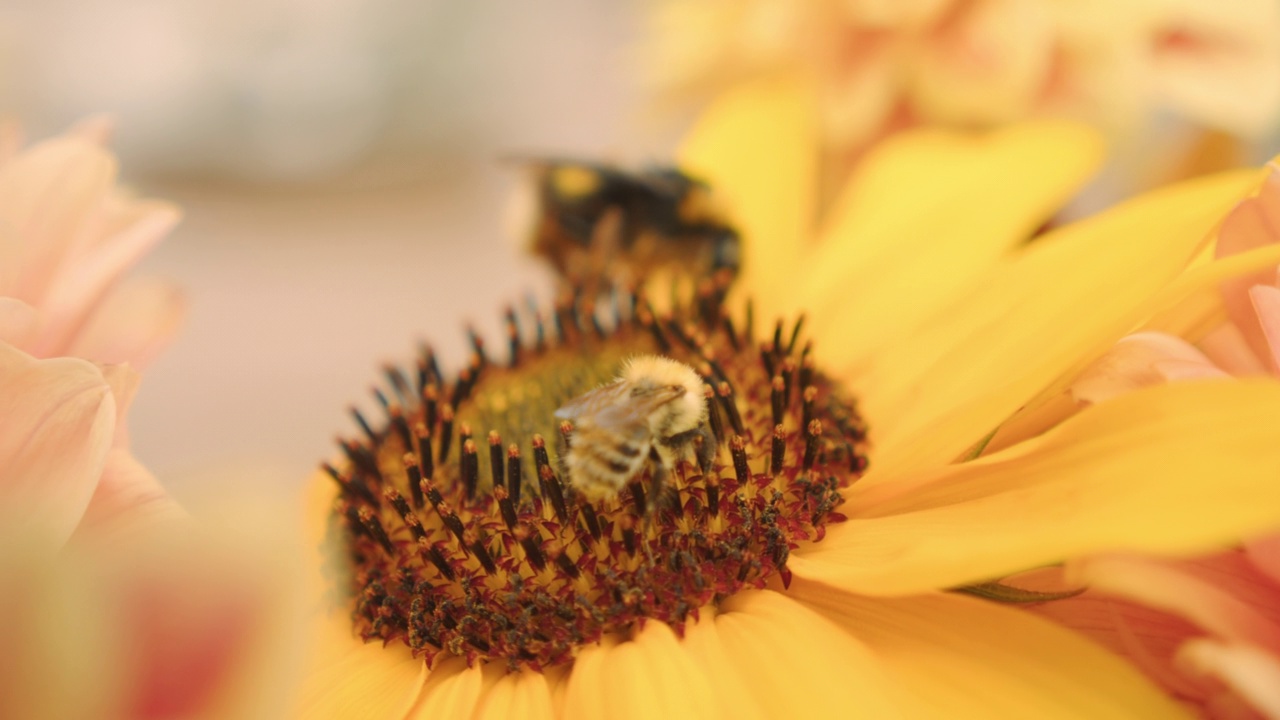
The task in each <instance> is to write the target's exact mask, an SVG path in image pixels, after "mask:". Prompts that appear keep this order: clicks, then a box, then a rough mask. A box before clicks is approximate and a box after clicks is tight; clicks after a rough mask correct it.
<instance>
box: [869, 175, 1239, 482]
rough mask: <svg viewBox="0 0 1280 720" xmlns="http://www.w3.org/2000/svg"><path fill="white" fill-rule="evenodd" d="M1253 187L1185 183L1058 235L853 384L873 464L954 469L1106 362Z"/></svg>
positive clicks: (1228, 180)
mask: <svg viewBox="0 0 1280 720" xmlns="http://www.w3.org/2000/svg"><path fill="white" fill-rule="evenodd" d="M1256 180H1257V178H1256V173H1254V172H1253V171H1250V172H1247V173H1245V172H1241V173H1227V174H1223V175H1218V176H1214V177H1210V178H1206V179H1201V180H1194V181H1190V182H1186V183H1182V184H1179V185H1177V186H1173V187H1170V188H1166V189H1164V190H1161V191H1158V192H1154V193H1150V194H1148V195H1145V196H1143V197H1141V198H1138V199H1136V200H1133V201H1130V202H1128V203H1125V204H1123V205H1121V206H1119V207H1117V208H1114V209H1112V210H1110V211H1108V212H1106V213H1103V214H1102V215H1099V216H1097V217H1094V218H1091V219H1089V220H1085V221H1082V222H1079V223H1075V224H1074V225H1070V226H1067V227H1065V228H1062V229H1060V230H1057V231H1055V232H1052V233H1050V234H1049V235H1046V236H1045V237H1043V238H1041V239H1040V240H1039V241H1038V242H1036V243H1033V244H1032V245H1031V246H1030V247H1028V248H1027V250H1026V251H1024V252H1023V253H1022V254H1021V255H1020V256H1019V257H1018V258H1016V259H1015V260H1013V261H1011V262H1008V263H1006V264H1004V265H1002V266H1001V267H999V268H998V269H997V270H995V271H993V273H992V274H991V275H990V276H989V277H987V278H986V279H985V280H984V281H982V282H980V283H979V284H978V286H977V288H976V289H975V291H974V292H973V293H972V294H971V295H969V296H967V297H966V298H964V299H963V300H961V301H959V302H957V303H955V304H954V306H953V307H951V308H948V309H947V310H944V311H943V312H941V313H939V314H938V315H936V316H935V317H934V318H932V319H931V320H930V321H928V322H927V323H926V324H925V325H924V326H922V327H921V328H920V329H919V330H918V331H917V332H915V333H913V334H912V335H910V336H909V337H907V338H904V339H903V340H902V341H901V342H899V343H896V344H895V345H894V346H892V347H890V348H887V349H886V351H885V352H883V353H881V354H880V355H878V356H877V357H876V358H874V362H873V363H872V364H871V365H870V367H869V370H868V371H867V372H863V373H859V374H858V375H857V376H856V377H854V378H853V382H854V385H855V388H856V390H857V391H858V393H859V395H860V397H861V400H862V404H863V408H864V415H865V416H866V417H868V418H869V419H870V422H871V425H872V428H873V430H872V432H873V433H875V435H874V437H875V440H876V442H877V443H878V445H879V447H878V450H877V453H876V456H875V458H874V463H875V464H878V466H879V467H880V468H881V469H886V468H890V469H902V468H906V467H925V466H928V465H931V464H937V463H942V462H947V461H950V460H952V459H954V458H956V457H957V456H958V455H959V454H960V453H961V452H963V450H964V449H965V448H966V447H968V446H970V445H972V444H973V443H974V442H975V441H976V440H977V439H978V438H980V437H982V436H984V435H986V434H987V433H989V432H991V430H992V429H993V428H995V427H996V426H997V425H998V424H999V423H1000V422H1001V421H1002V420H1004V419H1005V418H1007V417H1009V416H1010V415H1011V414H1012V413H1013V412H1014V411H1015V410H1017V409H1018V408H1019V407H1021V406H1022V405H1024V404H1025V403H1027V402H1028V401H1029V400H1031V399H1032V398H1033V397H1035V395H1036V394H1037V393H1038V392H1040V390H1041V389H1042V388H1044V387H1045V386H1046V385H1048V384H1050V383H1051V382H1053V381H1054V380H1055V379H1056V378H1058V377H1059V376H1061V375H1062V374H1063V373H1064V372H1065V371H1067V370H1068V369H1070V368H1072V367H1074V366H1077V365H1078V364H1079V363H1080V362H1081V361H1082V360H1083V361H1084V362H1087V361H1089V360H1092V359H1093V358H1094V357H1097V356H1098V355H1101V354H1102V353H1103V352H1104V351H1105V350H1106V348H1107V347H1109V346H1110V345H1111V343H1113V342H1115V340H1117V339H1118V338H1119V337H1121V336H1122V335H1123V334H1124V333H1125V332H1126V331H1128V330H1130V329H1132V328H1133V327H1134V326H1135V325H1136V324H1138V323H1139V322H1140V321H1141V320H1142V319H1143V317H1144V315H1142V314H1141V313H1146V314H1148V315H1149V314H1150V311H1149V310H1147V301H1148V300H1149V299H1150V298H1151V296H1153V295H1154V294H1155V293H1156V292H1157V291H1159V290H1160V288H1161V287H1163V286H1164V285H1165V284H1166V283H1168V282H1169V281H1170V280H1171V279H1172V278H1174V277H1175V276H1176V275H1177V274H1178V273H1179V272H1181V271H1182V269H1183V267H1184V266H1185V265H1186V263H1187V262H1188V261H1190V260H1191V258H1193V257H1194V256H1195V254H1196V252H1197V250H1198V249H1199V248H1200V246H1201V244H1202V243H1203V241H1204V240H1205V239H1206V238H1207V237H1208V234H1209V232H1210V230H1212V228H1213V226H1214V225H1215V224H1216V223H1217V222H1218V219H1219V218H1221V217H1222V215H1223V213H1224V212H1225V211H1226V209H1227V207H1229V205H1230V204H1231V203H1232V202H1234V201H1235V200H1236V199H1237V198H1239V197H1241V196H1243V195H1244V194H1245V193H1246V192H1247V190H1248V188H1249V186H1251V185H1252V184H1254V183H1255V182H1256ZM1100 259H1101V260H1100ZM853 321H854V322H856V320H853ZM875 428H879V430H876V429H875Z"/></svg>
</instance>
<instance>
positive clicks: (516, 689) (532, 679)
mask: <svg viewBox="0 0 1280 720" xmlns="http://www.w3.org/2000/svg"><path fill="white" fill-rule="evenodd" d="M475 716H476V718H477V720H511V719H512V718H519V719H520V720H552V718H554V717H555V711H554V709H553V707H552V704H551V688H550V686H549V685H548V683H547V677H546V676H545V675H543V674H542V673H540V672H514V673H508V674H506V675H504V676H502V677H501V678H499V679H498V681H497V682H496V683H495V684H494V686H493V687H492V688H490V689H489V691H488V692H486V693H485V695H484V697H483V698H481V700H480V707H478V708H476V715H475Z"/></svg>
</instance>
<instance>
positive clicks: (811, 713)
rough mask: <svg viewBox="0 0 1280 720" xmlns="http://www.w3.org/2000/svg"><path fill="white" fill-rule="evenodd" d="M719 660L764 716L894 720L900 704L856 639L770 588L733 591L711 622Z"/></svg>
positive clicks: (894, 687) (896, 692) (893, 688)
mask: <svg viewBox="0 0 1280 720" xmlns="http://www.w3.org/2000/svg"><path fill="white" fill-rule="evenodd" d="M715 624H716V632H717V634H718V635H719V639H720V642H721V644H722V645H723V647H724V650H725V654H724V657H725V658H726V659H727V660H728V662H729V666H730V668H731V669H732V670H734V671H736V672H737V674H738V675H739V676H741V677H743V678H745V679H746V682H747V686H748V687H749V688H750V689H751V692H752V699H753V700H754V702H755V704H756V705H757V706H758V707H759V708H760V709H761V713H762V714H763V715H764V716H765V717H778V718H781V717H797V718H799V717H868V718H882V717H894V716H895V715H896V714H897V708H898V704H899V701H900V700H901V698H900V697H899V691H900V688H899V687H898V686H897V685H895V684H893V682H892V679H891V678H889V677H887V676H886V675H885V673H884V671H883V670H882V668H881V667H880V666H879V664H878V663H877V659H876V657H875V656H874V654H873V653H872V652H871V651H870V650H869V649H868V648H867V646H866V645H864V644H863V643H862V642H861V641H859V640H857V639H856V638H854V637H853V636H851V635H850V634H849V633H847V632H845V630H844V629H843V628H841V627H840V626H839V625H837V624H836V623H834V622H832V621H831V620H830V619H829V618H827V617H826V616H824V615H823V614H821V613H819V612H816V611H814V610H813V609H811V608H808V607H806V606H804V605H801V604H800V603H798V602H796V601H795V600H792V599H791V598H789V597H787V596H785V595H783V594H781V593H777V592H774V591H772V590H748V591H743V592H739V593H738V594H736V595H734V596H733V597H731V598H729V599H728V600H727V601H726V602H725V604H724V612H723V613H721V614H720V615H717V616H716V619H715Z"/></svg>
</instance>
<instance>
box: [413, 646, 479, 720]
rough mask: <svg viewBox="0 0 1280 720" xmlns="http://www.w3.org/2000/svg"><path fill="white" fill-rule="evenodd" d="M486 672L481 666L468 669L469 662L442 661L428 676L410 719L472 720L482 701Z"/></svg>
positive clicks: (455, 658)
mask: <svg viewBox="0 0 1280 720" xmlns="http://www.w3.org/2000/svg"><path fill="white" fill-rule="evenodd" d="M483 675H484V670H483V667H482V665H480V664H479V663H477V664H475V665H473V666H471V667H467V663H466V661H465V660H463V659H462V658H459V657H451V658H447V659H445V660H443V661H441V662H440V663H439V664H438V665H436V667H434V668H432V669H431V673H430V674H429V675H427V682H426V683H425V684H424V685H423V686H422V694H421V697H419V698H418V703H417V704H416V705H414V706H413V710H412V712H410V713H409V714H408V715H407V716H406V717H407V718H408V720H434V719H435V718H469V717H471V713H472V712H474V711H475V709H476V704H477V703H479V702H480V691H481V688H482V686H483V684H484V682H483Z"/></svg>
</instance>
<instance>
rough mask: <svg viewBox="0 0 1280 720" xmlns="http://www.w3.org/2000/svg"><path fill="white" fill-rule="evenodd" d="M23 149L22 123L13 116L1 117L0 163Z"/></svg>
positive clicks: (3, 162) (7, 160)
mask: <svg viewBox="0 0 1280 720" xmlns="http://www.w3.org/2000/svg"><path fill="white" fill-rule="evenodd" d="M21 149H22V124H21V123H19V122H18V121H17V120H15V119H14V118H11V117H6V118H0V165H3V164H5V163H7V162H9V160H10V159H11V158H12V157H13V156H14V155H17V154H18V151H19V150H21Z"/></svg>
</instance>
